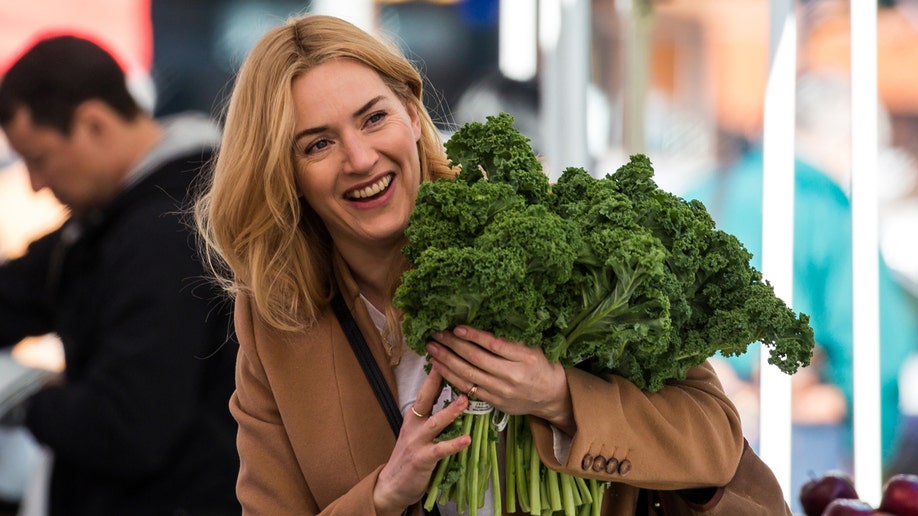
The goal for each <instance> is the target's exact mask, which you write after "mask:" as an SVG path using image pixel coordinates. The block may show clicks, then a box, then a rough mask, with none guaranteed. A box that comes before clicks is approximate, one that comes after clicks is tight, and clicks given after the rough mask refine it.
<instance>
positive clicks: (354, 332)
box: [331, 292, 440, 516]
mask: <svg viewBox="0 0 918 516" xmlns="http://www.w3.org/2000/svg"><path fill="white" fill-rule="evenodd" d="M331 306H332V310H334V311H335V317H337V318H338V323H339V324H341V329H342V330H344V335H345V336H346V337H347V341H348V342H349V343H350V344H351V349H353V350H354V354H355V355H357V361H359V362H360V367H361V369H363V373H364V374H365V375H366V377H367V381H369V382H370V387H372V388H373V393H374V394H376V399H377V400H379V404H380V405H381V406H382V409H383V412H385V413H386V419H388V420H389V426H391V427H392V433H394V434H395V437H396V438H397V437H398V432H399V430H400V429H401V428H402V413H401V412H400V411H399V410H398V404H397V403H396V402H395V397H394V396H393V395H392V391H390V390H389V386H388V385H386V379H385V378H383V375H382V371H380V370H379V365H378V364H377V363H376V360H375V359H374V358H373V353H372V352H371V351H370V347H369V346H368V345H367V341H366V339H364V338H363V334H362V333H360V328H358V327H357V321H355V320H354V316H353V314H351V311H350V310H349V309H348V307H347V303H345V301H344V298H343V297H341V293H340V292H338V293H336V294H335V297H333V298H332V301H331ZM422 510H423V512H424V514H429V515H433V516H440V509H439V508H438V507H437V506H436V505H434V507H433V510H432V511H429V512H428V511H427V510H424V509H423V508H422Z"/></svg>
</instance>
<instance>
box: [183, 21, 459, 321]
mask: <svg viewBox="0 0 918 516" xmlns="http://www.w3.org/2000/svg"><path fill="white" fill-rule="evenodd" d="M336 58H348V59H353V60H356V61H357V62H360V63H362V64H365V65H367V66H369V67H370V68H372V69H373V70H375V71H376V72H377V73H378V74H379V76H380V77H381V78H382V80H383V82H384V83H385V84H386V85H387V86H389V87H390V88H391V89H392V91H393V92H394V93H395V94H396V96H397V97H398V98H399V99H400V100H402V102H404V104H405V106H406V107H409V106H414V108H415V109H416V111H417V113H418V116H419V117H420V119H421V138H420V140H419V142H418V151H419V156H420V167H421V179H422V181H423V180H431V179H434V178H437V177H445V176H449V175H451V174H452V172H451V170H450V168H449V166H448V164H447V159H446V156H445V153H444V150H443V142H442V140H441V137H440V133H439V131H438V130H437V128H436V126H435V125H434V123H433V121H432V120H431V118H430V115H429V113H428V111H427V109H426V107H425V106H424V104H423V79H422V77H421V75H420V73H419V72H418V71H417V69H416V68H415V67H414V66H413V65H412V64H411V63H410V62H409V61H408V60H407V59H406V58H405V57H404V55H403V54H402V53H401V52H400V51H398V50H397V48H396V47H395V46H394V45H392V44H389V43H385V42H383V41H382V40H380V39H377V38H375V37H373V36H371V35H370V34H368V33H366V32H364V31H362V30H360V29H359V28H357V27H355V26H354V25H352V24H350V23H348V22H346V21H344V20H341V19H338V18H334V17H330V16H321V15H305V16H298V17H295V18H291V19H289V20H288V21H287V22H286V23H284V24H283V25H280V26H278V27H275V28H273V29H271V30H270V31H268V32H267V33H266V34H265V35H264V36H263V37H262V38H261V40H260V41H259V42H258V43H257V44H256V45H255V47H254V48H253V49H252V51H251V52H250V53H249V55H248V57H247V58H246V60H245V62H244V63H243V64H242V67H241V68H240V71H239V74H238V76H237V78H236V81H235V85H234V88H233V92H232V95H231V96H230V99H229V104H228V107H227V110H226V120H225V127H224V136H223V142H222V144H221V146H220V151H219V154H218V155H217V158H216V161H215V163H214V169H213V175H212V177H211V178H209V180H208V181H209V182H208V183H207V184H206V185H204V191H203V193H202V195H201V196H199V198H198V200H197V202H196V204H195V206H194V217H195V223H196V225H197V228H198V234H199V235H200V238H201V242H202V247H203V254H204V257H205V259H206V261H207V263H208V265H209V267H210V270H211V271H212V272H213V273H214V275H215V277H216V279H217V281H218V282H220V284H221V285H222V287H223V288H224V289H225V290H226V291H227V292H228V293H229V294H230V296H236V295H239V294H240V293H245V294H246V295H249V296H251V297H252V299H253V302H254V304H255V307H256V310H257V311H258V314H259V316H260V317H261V318H262V319H264V321H265V322H266V323H267V324H269V325H270V326H272V327H274V328H277V329H281V330H288V331H296V330H299V329H302V328H304V327H305V326H307V325H308V324H311V323H312V322H313V321H314V320H315V318H316V316H317V314H318V311H319V309H320V308H321V307H322V306H323V305H324V304H326V303H327V302H328V300H329V299H330V296H331V294H332V292H333V290H334V288H335V287H334V285H333V283H334V279H333V274H332V264H331V257H332V243H331V239H330V237H329V235H328V232H327V231H326V229H325V226H324V224H323V223H322V221H321V220H320V219H319V217H318V216H317V215H316V214H315V212H314V211H313V210H312V209H311V208H310V207H309V205H308V204H307V203H306V202H305V201H303V200H302V199H301V197H300V196H299V191H298V189H297V186H296V182H295V179H294V178H295V168H294V157H293V134H294V103H293V98H292V93H291V92H292V83H293V80H294V79H295V78H296V77H298V76H300V75H302V74H303V73H305V72H306V71H308V70H310V69H312V68H314V67H316V66H318V65H320V64H322V63H325V62H327V61H329V60H332V59H336Z"/></svg>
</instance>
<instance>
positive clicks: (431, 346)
mask: <svg viewBox="0 0 918 516" xmlns="http://www.w3.org/2000/svg"><path fill="white" fill-rule="evenodd" d="M439 351H440V347H439V346H437V345H436V344H434V343H432V342H429V343H427V352H428V353H430V354H431V355H436V354H437V353H438V352H439Z"/></svg>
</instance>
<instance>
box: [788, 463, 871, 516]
mask: <svg viewBox="0 0 918 516" xmlns="http://www.w3.org/2000/svg"><path fill="white" fill-rule="evenodd" d="M836 498H849V499H857V498H858V494H857V491H855V490H854V482H853V481H852V480H851V477H850V476H848V474H847V473H845V472H843V471H838V470H833V471H828V472H826V474H824V475H823V476H822V477H820V478H814V479H812V480H810V481H809V482H807V483H806V484H803V487H802V488H800V505H801V507H803V511H804V513H806V516H821V515H822V513H823V511H825V509H826V506H828V505H829V503H830V502H831V501H832V500H835V499H836Z"/></svg>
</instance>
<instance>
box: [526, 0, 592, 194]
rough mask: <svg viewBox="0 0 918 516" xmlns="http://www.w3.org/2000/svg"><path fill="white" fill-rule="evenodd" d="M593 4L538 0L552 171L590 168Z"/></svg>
mask: <svg viewBox="0 0 918 516" xmlns="http://www.w3.org/2000/svg"><path fill="white" fill-rule="evenodd" d="M590 32H591V31H590V2H589V1H587V0H539V48H540V50H541V52H542V56H541V59H542V63H543V67H542V74H541V78H540V79H541V82H540V84H541V92H540V95H541V104H542V106H541V126H542V129H541V130H542V141H543V142H544V145H543V147H544V154H545V157H546V158H547V161H548V175H549V177H550V178H551V180H553V181H554V180H556V179H557V178H558V177H559V176H560V175H561V171H562V170H563V169H564V168H566V167H569V166H575V167H584V168H586V169H587V170H592V168H593V167H592V163H590V162H589V159H590V153H589V150H588V146H587V144H588V142H587V113H586V110H587V99H586V97H587V85H588V84H589V81H590Z"/></svg>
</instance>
